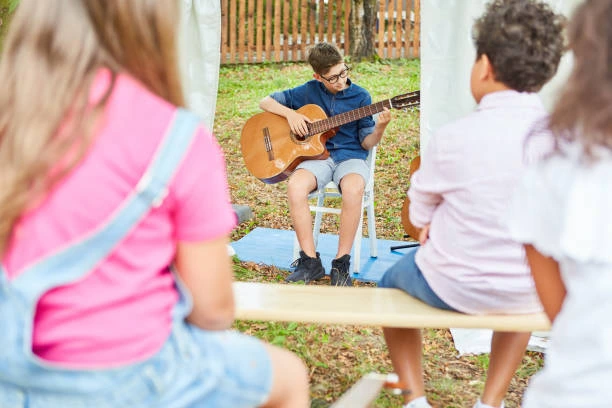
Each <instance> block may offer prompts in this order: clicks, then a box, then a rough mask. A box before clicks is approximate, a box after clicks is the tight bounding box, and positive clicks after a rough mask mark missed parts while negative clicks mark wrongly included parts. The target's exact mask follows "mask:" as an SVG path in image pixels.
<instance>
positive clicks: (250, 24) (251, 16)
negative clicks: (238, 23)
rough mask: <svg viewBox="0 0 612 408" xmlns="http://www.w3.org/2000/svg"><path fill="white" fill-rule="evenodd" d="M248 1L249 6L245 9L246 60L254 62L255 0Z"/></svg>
mask: <svg viewBox="0 0 612 408" xmlns="http://www.w3.org/2000/svg"><path fill="white" fill-rule="evenodd" d="M248 2H249V8H248V11H247V13H248V14H247V21H246V22H245V23H246V24H247V30H248V31H247V32H248V35H247V38H248V40H247V41H248V44H247V62H256V61H253V54H254V51H255V50H254V49H253V47H254V46H255V0H248Z"/></svg>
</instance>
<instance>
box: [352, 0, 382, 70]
mask: <svg viewBox="0 0 612 408" xmlns="http://www.w3.org/2000/svg"><path fill="white" fill-rule="evenodd" d="M376 3H377V0H352V5H351V15H350V18H349V20H350V41H351V48H350V50H349V53H350V55H351V57H352V59H353V60H355V61H361V60H371V59H374V58H375V57H376V51H375V49H374V27H375V24H376Z"/></svg>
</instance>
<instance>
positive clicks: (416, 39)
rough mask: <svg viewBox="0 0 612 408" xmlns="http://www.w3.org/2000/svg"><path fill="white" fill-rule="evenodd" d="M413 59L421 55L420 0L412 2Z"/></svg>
mask: <svg viewBox="0 0 612 408" xmlns="http://www.w3.org/2000/svg"><path fill="white" fill-rule="evenodd" d="M412 44H413V45H412V50H413V57H415V58H416V57H418V56H420V55H421V0H414V35H413V40H412Z"/></svg>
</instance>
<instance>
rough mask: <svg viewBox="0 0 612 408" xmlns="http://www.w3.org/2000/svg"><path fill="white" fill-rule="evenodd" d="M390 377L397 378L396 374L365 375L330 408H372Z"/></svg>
mask: <svg viewBox="0 0 612 408" xmlns="http://www.w3.org/2000/svg"><path fill="white" fill-rule="evenodd" d="M390 376H395V374H379V373H368V374H366V375H364V376H363V377H361V378H360V379H359V381H357V382H356V383H355V385H353V386H352V387H351V388H349V389H348V390H347V391H346V392H345V393H344V394H342V396H341V397H340V398H339V399H338V401H336V402H334V403H333V404H332V405H330V407H329V408H366V407H370V406H371V404H372V403H373V402H374V400H375V399H376V397H378V394H380V391H381V390H382V388H383V387H384V385H385V383H386V382H387V381H388V379H389V377H390Z"/></svg>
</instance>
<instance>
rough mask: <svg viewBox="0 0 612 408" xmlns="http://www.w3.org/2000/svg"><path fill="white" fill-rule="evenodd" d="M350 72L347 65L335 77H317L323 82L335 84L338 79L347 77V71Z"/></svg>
mask: <svg viewBox="0 0 612 408" xmlns="http://www.w3.org/2000/svg"><path fill="white" fill-rule="evenodd" d="M350 70H351V67H349V66H348V65H346V64H345V65H344V69H343V70H342V71H340V73H339V74H337V75H332V76H330V77H329V78H325V77H324V76H323V75H321V74H319V76H320V77H321V78H323V79H324V80H326V81H327V82H329V83H330V84H335V83H336V82H338V79H339V78H346V77H347V76H348V73H349V71H350Z"/></svg>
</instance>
